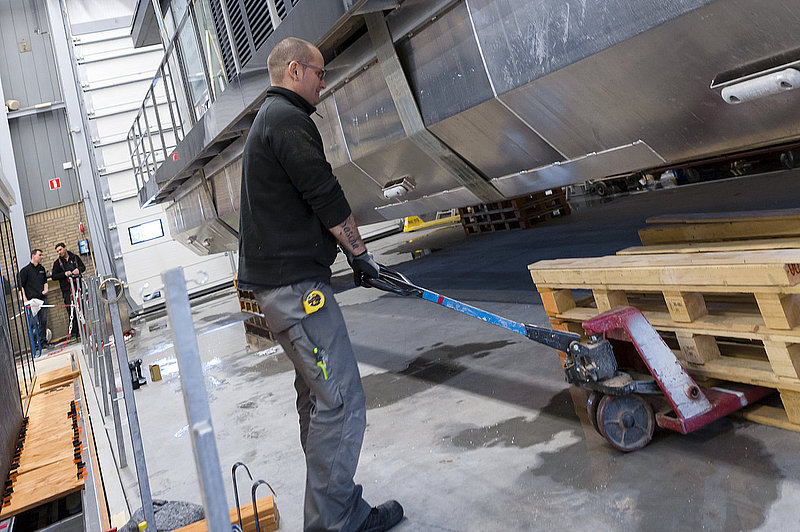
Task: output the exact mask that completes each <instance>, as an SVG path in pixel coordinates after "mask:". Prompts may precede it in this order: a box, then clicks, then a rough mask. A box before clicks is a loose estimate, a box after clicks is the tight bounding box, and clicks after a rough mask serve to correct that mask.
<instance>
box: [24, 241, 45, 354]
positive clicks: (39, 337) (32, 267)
mask: <svg viewBox="0 0 800 532" xmlns="http://www.w3.org/2000/svg"><path fill="white" fill-rule="evenodd" d="M43 256H44V255H43V253H42V250H41V249H34V250H33V251H31V262H30V264H28V265H27V266H25V267H24V268H22V269H21V270H20V271H19V288H20V292H21V294H20V295H22V301H23V302H25V312H26V315H27V317H28V323H29V326H30V327H31V329H32V331H33V334H32V336H33V343H34V345H33V347H34V348H38V349H41V348H42V347H44V346H46V345H47V308H45V307H40V308H39V311H38V312H37V313H36V315H35V316H34V315H33V312H32V311H31V310H30V305H29V304H28V303H29V301H30V300H31V299H38V300H40V301H41V302H42V304H44V303H45V302H46V301H47V298H46V297H45V296H47V271H45V269H44V266H42V257H43Z"/></svg>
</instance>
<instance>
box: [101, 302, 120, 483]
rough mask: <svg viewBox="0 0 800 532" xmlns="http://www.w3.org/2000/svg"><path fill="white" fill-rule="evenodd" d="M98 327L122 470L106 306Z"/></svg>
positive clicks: (112, 358) (115, 390) (117, 403)
mask: <svg viewBox="0 0 800 532" xmlns="http://www.w3.org/2000/svg"><path fill="white" fill-rule="evenodd" d="M99 308H100V314H101V315H100V327H99V328H98V330H97V334H98V335H99V336H100V349H101V350H102V351H103V357H104V358H105V360H106V372H107V374H108V391H109V395H110V396H111V414H112V416H113V418H114V434H116V436H117V450H118V451H119V456H118V458H117V459H118V460H119V467H120V469H124V468H126V467H128V457H127V455H126V454H125V437H124V436H123V434H122V419H121V418H120V415H119V400H120V399H121V398H120V397H117V380H116V377H115V376H114V357H112V356H111V345H110V343H109V341H108V322H107V321H106V312H105V311H106V306H105V305H100V306H99ZM119 376H120V379H124V378H125V373H124V371H123V369H122V368H120V372H119Z"/></svg>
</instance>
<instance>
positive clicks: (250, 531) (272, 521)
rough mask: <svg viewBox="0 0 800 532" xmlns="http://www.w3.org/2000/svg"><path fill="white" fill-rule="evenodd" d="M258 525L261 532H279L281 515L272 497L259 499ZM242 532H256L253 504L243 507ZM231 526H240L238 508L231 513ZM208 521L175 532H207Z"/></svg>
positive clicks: (198, 522)
mask: <svg viewBox="0 0 800 532" xmlns="http://www.w3.org/2000/svg"><path fill="white" fill-rule="evenodd" d="M257 505H258V524H259V528H260V529H261V532H272V531H273V530H278V526H279V525H280V522H281V515H280V513H279V512H278V507H277V506H276V505H275V499H274V498H273V496H272V495H269V496H267V497H264V498H262V499H258V501H257ZM241 512H242V530H243V532H255V530H256V518H255V513H254V512H253V503H248V504H245V505H242V508H241ZM230 518H231V524H234V525H238V524H239V515H238V513H237V511H236V508H233V509H231V511H230ZM206 530H207V528H206V521H205V519H203V520H202V521H197V522H196V523H192V524H191V525H188V526H185V527H182V528H179V529H177V530H176V531H175V532H206Z"/></svg>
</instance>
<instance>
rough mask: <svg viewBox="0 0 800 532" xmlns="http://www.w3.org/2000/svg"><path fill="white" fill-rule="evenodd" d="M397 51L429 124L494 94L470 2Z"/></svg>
mask: <svg viewBox="0 0 800 532" xmlns="http://www.w3.org/2000/svg"><path fill="white" fill-rule="evenodd" d="M397 55H398V56H399V57H400V61H401V63H402V64H403V68H404V70H405V71H406V73H407V76H408V81H409V84H410V85H411V89H412V90H413V91H414V95H415V97H416V99H417V103H418V105H419V107H420V111H421V112H422V117H423V118H424V120H425V124H426V125H431V124H435V123H437V122H439V121H441V120H444V119H445V118H448V117H450V116H453V115H455V114H457V113H459V112H461V111H464V110H466V109H469V108H471V107H474V106H476V105H478V104H480V103H482V102H485V101H486V100H488V99H490V98H492V97H493V96H494V95H493V93H492V87H491V85H490V84H489V78H488V76H487V75H486V70H485V69H484V67H483V62H482V60H481V56H480V51H479V50H478V43H477V42H476V41H475V34H474V33H473V31H472V25H471V23H470V20H469V13H468V12H467V8H466V6H465V5H464V4H460V5H457V6H456V7H455V8H454V9H452V10H450V11H448V12H447V13H445V14H444V15H442V16H440V17H439V18H437V19H436V20H435V21H434V22H432V23H431V24H429V25H428V26H427V27H426V28H424V29H422V30H421V31H418V32H416V33H415V34H414V36H413V37H412V38H410V39H405V40H403V41H402V42H401V43H400V44H399V45H398V46H397Z"/></svg>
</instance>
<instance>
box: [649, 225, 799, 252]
mask: <svg viewBox="0 0 800 532" xmlns="http://www.w3.org/2000/svg"><path fill="white" fill-rule="evenodd" d="M797 236H800V220H780V219H775V220H771V219H754V220H737V221H727V222H719V223H691V224H684V223H676V224H654V225H653V226H652V227H645V228H643V229H639V240H641V242H642V244H643V245H645V246H652V245H658V244H674V243H677V242H717V241H723V240H744V239H748V238H776V237H797Z"/></svg>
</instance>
